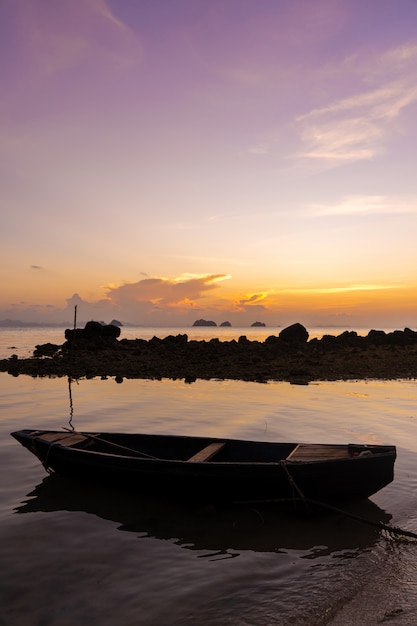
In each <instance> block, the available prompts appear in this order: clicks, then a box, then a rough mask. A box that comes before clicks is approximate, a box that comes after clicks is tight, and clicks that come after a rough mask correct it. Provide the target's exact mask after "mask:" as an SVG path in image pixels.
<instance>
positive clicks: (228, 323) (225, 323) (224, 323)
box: [220, 322, 231, 326]
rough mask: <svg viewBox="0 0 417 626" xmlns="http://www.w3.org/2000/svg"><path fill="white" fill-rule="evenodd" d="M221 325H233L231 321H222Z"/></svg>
mask: <svg viewBox="0 0 417 626" xmlns="http://www.w3.org/2000/svg"><path fill="white" fill-rule="evenodd" d="M220 326H231V323H230V322H222V323H221V324H220Z"/></svg>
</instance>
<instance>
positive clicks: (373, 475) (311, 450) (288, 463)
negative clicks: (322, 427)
mask: <svg viewBox="0 0 417 626" xmlns="http://www.w3.org/2000/svg"><path fill="white" fill-rule="evenodd" d="M12 436H13V437H14V438H15V439H17V441H19V442H20V443H21V444H22V445H23V446H24V447H25V448H27V449H28V450H30V451H31V452H32V453H33V454H35V455H36V456H37V457H38V458H39V460H40V461H41V463H42V464H43V465H44V467H45V468H46V469H47V470H48V471H49V472H56V473H57V474H61V475H64V476H71V477H77V478H80V479H82V480H89V481H96V482H100V483H101V484H104V485H107V484H109V485H110V484H111V485H116V486H117V487H118V488H129V489H135V490H136V491H143V492H145V491H149V490H151V491H152V492H153V493H158V492H159V493H161V494H163V493H165V494H174V493H175V494H179V495H183V496H185V497H187V498H193V499H203V500H208V499H211V500H214V499H216V500H229V501H236V500H265V499H291V498H293V497H295V498H300V497H301V498H303V497H304V498H308V499H315V500H320V501H323V502H324V501H340V500H354V499H361V498H367V497H368V496H371V495H372V494H374V493H375V492H377V491H379V490H380V489H382V488H383V487H385V486H386V485H387V484H388V483H390V482H391V481H392V480H393V477H394V462H395V458H396V449H395V446H382V445H369V446H368V445H358V444H344V445H333V444H308V443H299V444H297V443H271V442H258V441H243V440H237V439H217V438H209V437H187V436H176V435H146V434H122V433H84V432H82V433H80V432H75V431H68V432H62V431H61V432H58V431H46V430H20V431H16V432H13V433H12Z"/></svg>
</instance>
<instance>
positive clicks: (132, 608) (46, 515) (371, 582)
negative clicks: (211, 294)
mask: <svg viewBox="0 0 417 626" xmlns="http://www.w3.org/2000/svg"><path fill="white" fill-rule="evenodd" d="M175 334H177V333H175ZM268 334H271V333H270V332H269V333H268ZM40 342H41V343H42V342H44V340H41V341H40ZM59 342H61V340H59ZM32 347H33V344H32ZM68 391H69V390H68V382H67V380H66V379H64V378H61V379H58V378H56V379H35V378H30V377H25V376H20V377H18V378H14V377H11V376H9V375H7V374H0V407H1V411H0V429H1V438H0V450H1V453H0V463H1V465H2V467H1V476H2V479H1V481H0V537H1V544H2V549H1V559H0V594H1V595H0V612H1V613H0V624H1V625H2V626H3V625H4V626H15V625H17V626H21V625H22V626H25V625H28V626H29V625H30V626H34V625H35V626H37V625H39V626H40V625H42V626H43V625H51V626H52V625H53V626H55V625H57V626H58V625H59V626H61V625H63V626H67V625H68V626H72V625H74V626H75V625H76V624H88V625H89V626H92V625H94V626H95V625H104V626H107V625H108V626H113V625H114V624H118V625H119V624H120V625H121V626H125V625H129V626H130V625H132V626H133V625H137V624H138V625H144V626H165V625H167V626H168V625H172V624H175V625H177V626H178V625H183V624H184V625H196V624H197V625H198V624H202V625H208V626H214V625H215V626H223V625H229V624H230V625H232V624H237V625H239V626H240V625H245V626H247V625H254V626H258V625H261V626H262V625H269V624H284V625H286V624H300V625H304V624H305V625H315V624H333V625H346V624H349V625H351V624H379V623H383V622H384V623H385V622H387V623H395V624H407V625H408V624H410V625H411V624H415V623H417V561H416V554H417V542H412V541H408V540H405V539H398V538H397V539H393V538H392V537H390V536H387V535H386V534H385V533H383V532H380V531H379V530H378V529H376V528H374V527H372V526H367V525H364V524H360V523H358V522H355V521H353V520H351V519H348V518H346V517H343V516H339V515H336V514H326V515H320V516H315V517H313V518H312V519H307V518H304V517H303V516H299V517H295V516H294V515H292V514H291V513H286V514H283V513H280V512H278V511H277V510H275V509H274V508H272V507H260V506H256V507H255V506H249V505H247V506H243V507H224V508H221V509H220V508H214V507H211V506H210V503H207V507H204V506H201V507H199V508H198V509H196V508H195V507H193V506H191V505H190V506H188V507H187V506H185V505H180V504H179V503H177V502H168V501H160V500H157V499H152V498H151V497H149V496H148V497H140V496H137V497H135V498H132V497H128V496H127V495H125V494H121V493H115V492H114V491H110V490H106V489H96V488H94V489H93V488H91V487H89V486H87V485H80V484H77V485H74V484H72V483H70V482H68V481H63V480H60V479H59V478H56V477H54V476H48V475H47V474H46V473H45V471H44V469H43V468H42V466H41V465H40V464H39V462H38V461H37V459H36V458H35V457H34V456H33V455H31V454H30V453H29V452H28V451H26V450H24V449H23V447H21V446H20V445H19V444H18V443H17V442H15V441H14V440H13V439H12V438H11V437H10V435H9V433H10V432H11V431H12V430H17V429H20V428H30V427H36V428H51V429H59V428H61V427H62V426H66V425H68V420H69V417H70V405H69V393H68ZM71 391H72V398H73V423H74V426H75V428H76V429H86V430H90V429H91V430H93V431H94V430H97V431H100V430H108V431H118V430H120V431H122V430H123V431H130V432H154V433H173V434H199V435H216V436H224V437H240V438H249V439H257V440H267V441H274V440H287V441H298V440H300V441H314V442H334V443H336V442H337V443H340V442H347V441H349V442H361V443H365V442H367V443H392V444H395V445H397V447H398V459H397V463H396V472H395V480H394V482H393V483H392V484H391V485H389V486H388V487H386V488H385V489H383V490H382V491H381V492H380V493H378V494H376V495H375V496H374V497H373V498H372V499H371V501H369V502H368V503H365V505H361V507H359V508H356V512H358V513H359V514H360V515H362V516H364V517H366V518H368V519H372V520H375V521H376V520H380V521H384V522H387V521H389V522H390V523H391V524H394V525H396V526H400V527H402V528H404V529H407V530H411V531H413V532H417V507H416V489H417V472H416V453H417V382H416V381H389V382H382V381H370V382H366V383H365V382H361V381H358V382H346V383H345V382H332V383H327V382H323V383H315V384H310V385H308V386H296V385H290V384H287V383H269V384H257V383H244V382H238V381H232V382H229V381H197V382H195V383H193V384H192V385H187V384H185V383H184V382H182V381H170V380H163V381H145V380H125V381H124V382H123V383H122V384H117V383H116V382H115V381H114V380H113V379H108V380H99V379H93V380H82V381H79V382H78V383H74V384H73V385H72V388H71Z"/></svg>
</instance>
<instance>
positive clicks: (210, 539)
mask: <svg viewBox="0 0 417 626" xmlns="http://www.w3.org/2000/svg"><path fill="white" fill-rule="evenodd" d="M28 497H29V499H28V500H27V501H26V502H25V503H24V504H22V505H21V506H20V507H18V508H17V509H16V513H19V514H24V513H32V512H36V511H43V512H52V511H84V512H86V513H89V514H93V515H96V516H97V517H100V518H103V519H107V520H112V521H114V522H116V523H118V524H120V526H119V527H118V529H119V530H124V531H129V532H134V533H137V534H138V535H140V536H142V537H143V536H147V537H154V538H156V539H165V540H170V541H172V542H173V543H175V544H177V545H179V546H181V547H184V548H187V549H190V550H203V549H204V550H212V551H219V553H223V554H229V555H231V554H232V553H233V551H235V552H236V551H237V552H239V551H243V550H252V551H255V552H280V551H285V550H300V551H303V552H305V554H303V555H301V556H303V558H309V559H314V558H317V557H320V556H325V555H330V554H335V555H336V554H337V556H344V557H345V558H347V557H352V556H356V555H357V554H358V552H359V551H360V550H364V549H366V548H369V547H370V546H372V545H374V543H375V542H376V541H377V539H378V537H379V534H380V530H379V528H377V527H376V526H370V525H367V524H362V523H360V522H358V521H356V520H353V519H351V518H349V517H346V516H344V515H340V514H338V513H333V512H327V511H326V512H323V511H317V510H315V511H312V510H311V509H309V510H305V509H304V508H298V510H297V511H296V510H294V508H293V505H290V506H289V507H288V508H283V507H282V506H277V505H272V504H268V505H266V504H265V505H262V504H256V505H255V504H242V505H224V506H219V507H215V506H211V505H210V503H207V505H199V506H198V507H197V506H191V505H187V504H186V503H184V502H180V501H176V500H169V499H161V498H158V499H157V498H152V497H150V496H141V495H137V494H135V496H134V497H132V495H131V494H129V493H124V492H119V491H115V490H112V489H105V488H101V487H97V486H96V485H94V486H90V485H80V483H79V482H75V481H71V480H69V479H64V478H61V477H58V476H55V475H51V476H48V477H46V478H45V479H44V480H43V481H42V483H40V484H39V485H38V486H37V487H36V488H35V490H34V491H33V492H31V493H30V494H28ZM345 510H346V511H347V512H349V513H351V514H354V515H357V516H360V517H363V518H364V519H367V520H370V521H372V522H374V523H376V522H383V523H387V522H388V521H389V519H390V517H391V516H390V515H388V514H386V513H385V512H384V511H383V510H381V509H380V508H379V507H377V506H376V505H375V504H373V503H372V502H371V501H370V500H366V501H363V502H361V503H355V504H350V505H349V506H345ZM230 551H232V552H230Z"/></svg>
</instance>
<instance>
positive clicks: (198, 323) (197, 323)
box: [193, 319, 217, 326]
mask: <svg viewBox="0 0 417 626" xmlns="http://www.w3.org/2000/svg"><path fill="white" fill-rule="evenodd" d="M193 326H217V324H216V322H212V321H211V320H203V319H201V320H196V321H195V322H194V324H193Z"/></svg>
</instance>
